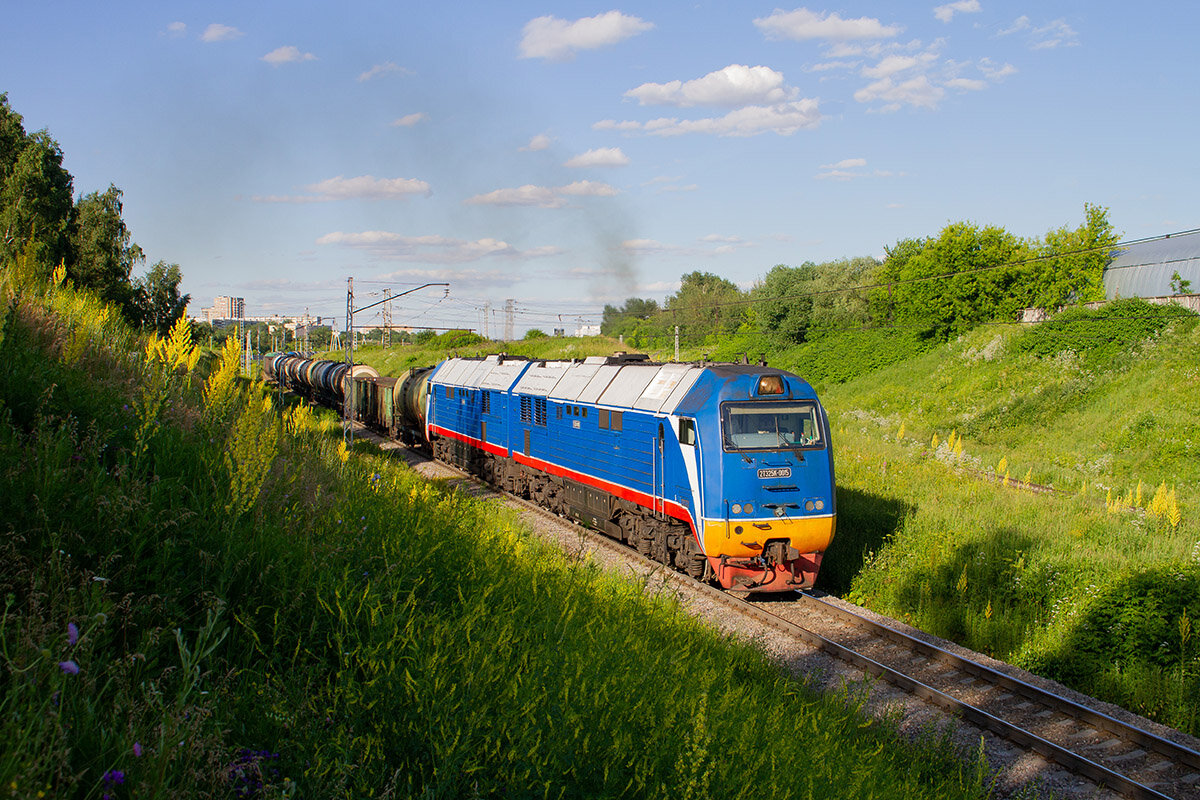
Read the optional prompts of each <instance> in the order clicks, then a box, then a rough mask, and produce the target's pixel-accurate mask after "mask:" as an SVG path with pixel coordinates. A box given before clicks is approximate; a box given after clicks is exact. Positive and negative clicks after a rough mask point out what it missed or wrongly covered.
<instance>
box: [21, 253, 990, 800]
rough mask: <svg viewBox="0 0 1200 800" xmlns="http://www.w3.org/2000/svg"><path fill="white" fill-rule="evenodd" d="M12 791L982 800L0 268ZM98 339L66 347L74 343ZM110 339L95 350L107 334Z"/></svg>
mask: <svg viewBox="0 0 1200 800" xmlns="http://www.w3.org/2000/svg"><path fill="white" fill-rule="evenodd" d="M0 296H2V299H3V301H4V308H5V309H6V311H5V316H4V319H3V325H2V327H0V476H2V479H0V480H2V484H0V489H2V490H0V597H2V598H3V607H2V613H0V737H2V738H3V740H4V741H5V742H6V746H5V748H4V749H3V751H2V752H0V787H2V788H3V791H4V792H5V793H6V794H7V795H8V796H11V797H18V798H35V797H41V796H63V797H67V796H72V797H135V796H136V797H179V796H197V797H200V796H213V797H222V796H234V797H301V796H303V797H339V796H340V797H366V796H420V797H464V796H480V797H485V796H504V797H534V796H537V797H547V796H553V797H565V796H569V797H576V796H597V797H599V796H603V797H609V796H612V797H643V796H654V797H659V796H664V795H678V796H681V797H749V796H754V797H794V796H830V795H834V794H837V795H852V796H859V797H896V796H903V797H945V796H955V797H957V796H962V797H976V796H981V795H984V794H986V793H987V791H988V786H987V782H986V779H985V777H984V775H985V772H984V771H983V770H982V769H981V768H980V762H964V761H961V760H958V759H956V758H954V757H953V756H952V754H949V753H947V752H945V751H944V750H940V749H939V748H938V747H937V746H936V742H935V743H933V744H929V743H926V744H925V745H924V746H923V749H913V747H911V746H909V745H907V744H904V743H902V742H900V741H899V739H898V737H897V735H896V734H895V732H894V731H892V730H891V729H890V728H888V727H887V726H886V725H879V724H874V723H869V722H866V721H864V720H863V719H862V717H860V716H859V715H858V714H857V713H856V712H855V711H854V709H853V708H852V707H848V705H847V703H846V701H845V698H838V697H826V696H819V695H815V694H812V693H810V692H808V691H807V690H806V689H805V688H804V686H803V685H802V684H800V683H797V682H796V681H794V680H792V679H791V678H789V677H788V676H786V675H784V674H783V672H782V671H781V669H780V668H779V667H778V666H776V665H775V664H773V663H772V662H771V661H770V660H769V659H768V658H766V657H765V656H764V655H763V654H762V653H761V652H760V651H759V650H758V649H756V648H755V647H754V646H752V645H751V644H747V643H744V642H738V641H735V640H732V639H730V638H728V637H724V636H721V635H719V634H717V633H715V632H713V631H711V630H709V629H707V628H705V627H703V626H702V625H701V624H699V623H698V622H696V621H694V620H692V619H691V618H689V617H687V616H686V615H685V614H683V613H682V612H681V610H680V609H679V608H678V607H677V606H676V605H675V604H674V603H673V602H672V601H671V600H669V599H668V598H665V597H655V596H650V597H648V596H646V594H645V592H644V587H643V586H641V585H639V584H637V583H631V582H629V581H628V580H627V579H624V578H621V577H618V576H613V575H610V574H606V573H603V572H601V571H600V570H598V569H596V568H595V567H594V566H593V565H591V564H587V563H572V562H569V561H567V560H566V559H565V557H563V556H561V555H559V554H558V553H557V551H555V550H553V549H552V548H550V547H549V546H548V545H545V544H543V543H541V542H540V541H539V540H537V539H536V538H534V537H533V536H532V535H530V534H528V533H527V532H526V531H524V530H523V529H522V528H521V527H520V526H518V525H517V524H516V523H515V521H514V520H513V519H512V518H511V517H509V516H508V515H506V514H505V513H504V512H503V511H501V510H500V509H499V508H497V507H496V506H494V505H491V504H488V503H484V502H481V501H476V500H473V499H471V498H468V497H466V496H464V495H462V494H460V493H457V492H456V491H454V490H452V489H451V488H449V487H442V486H438V485H434V484H430V483H427V482H425V481H423V480H421V479H419V478H418V477H417V476H416V475H414V474H413V473H412V472H410V471H409V470H407V469H406V468H404V467H403V466H401V465H399V464H397V463H396V462H394V461H392V460H389V459H388V458H386V457H385V456H383V455H382V454H380V453H378V452H377V451H375V450H374V449H373V448H370V447H369V446H366V445H362V444H359V445H356V447H355V450H354V452H352V453H351V452H347V451H345V450H344V448H342V449H341V452H339V447H338V444H339V439H338V438H337V437H335V436H331V435H329V433H330V429H331V428H332V427H333V426H331V425H330V424H328V423H327V422H325V421H324V420H323V419H322V418H320V417H314V416H313V415H312V414H310V413H309V411H308V410H307V409H305V408H304V407H296V406H291V407H278V406H276V405H274V404H273V403H272V400H271V399H270V397H269V396H267V395H265V394H264V393H263V392H262V390H261V388H260V387H258V386H255V385H253V384H247V383H245V382H242V381H241V380H238V379H236V377H235V376H236V364H237V361H238V356H239V354H238V351H237V348H236V345H235V344H231V345H230V346H229V347H228V348H227V349H226V350H225V351H224V353H223V354H222V356H221V358H220V360H219V362H218V363H216V364H215V365H214V368H213V370H212V371H211V372H210V373H208V374H197V373H196V361H195V358H194V349H192V348H191V345H190V343H189V342H188V341H187V340H186V336H185V335H184V330H183V329H182V328H180V329H179V330H177V331H175V332H174V333H173V335H172V336H171V337H170V338H169V339H168V340H167V341H165V342H152V343H151V344H150V345H149V346H148V347H144V346H142V344H141V343H139V342H138V341H137V340H136V339H135V338H134V337H133V336H132V335H131V334H129V333H128V332H127V331H123V330H122V329H121V328H120V327H119V325H118V323H116V322H115V320H112V319H108V318H107V317H106V316H105V315H104V312H103V311H102V309H101V307H100V306H99V305H98V304H96V303H95V301H94V300H92V299H90V298H88V297H86V296H83V295H77V294H74V293H73V292H72V291H71V290H70V289H69V287H65V286H51V287H45V286H38V285H37V284H36V283H34V282H32V281H31V280H30V279H28V278H27V277H26V276H23V275H21V274H20V273H19V272H18V271H17V270H9V269H6V270H5V271H4V272H3V273H2V278H0ZM87 325H97V326H99V327H98V329H97V331H96V332H97V334H98V336H97V339H96V340H87V341H86V342H84V343H83V344H80V343H79V340H78V339H76V338H73V335H72V332H73V331H76V330H79V329H80V328H82V327H84V326H87ZM112 343H116V345H117V346H116V347H111V346H110V345H111V344H112Z"/></svg>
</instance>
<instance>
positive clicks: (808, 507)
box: [804, 500, 817, 511]
mask: <svg viewBox="0 0 1200 800" xmlns="http://www.w3.org/2000/svg"><path fill="white" fill-rule="evenodd" d="M816 507H817V504H816V503H814V502H813V501H812V500H808V501H807V502H805V503H804V510H805V511H812V510H813V509H814V508H816Z"/></svg>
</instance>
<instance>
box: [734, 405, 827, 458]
mask: <svg viewBox="0 0 1200 800" xmlns="http://www.w3.org/2000/svg"><path fill="white" fill-rule="evenodd" d="M721 435H722V437H723V440H724V442H725V449H726V450H787V449H800V448H806V449H807V448H822V447H824V446H825V442H824V440H823V438H822V435H821V425H820V423H819V412H818V410H817V405H816V403H811V402H808V403H727V404H725V405H724V406H722V407H721Z"/></svg>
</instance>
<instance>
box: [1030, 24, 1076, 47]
mask: <svg viewBox="0 0 1200 800" xmlns="http://www.w3.org/2000/svg"><path fill="white" fill-rule="evenodd" d="M1078 44H1079V34H1078V33H1076V32H1075V30H1074V29H1073V28H1072V27H1071V26H1070V25H1068V24H1067V23H1066V22H1065V21H1064V20H1061V19H1056V20H1054V21H1053V22H1051V23H1049V24H1048V25H1044V26H1042V27H1040V28H1035V29H1034V30H1033V39H1032V41H1031V42H1030V45H1029V46H1030V48H1032V49H1033V50H1050V49H1053V48H1056V47H1076V46H1078Z"/></svg>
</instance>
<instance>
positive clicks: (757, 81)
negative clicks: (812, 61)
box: [625, 64, 798, 108]
mask: <svg viewBox="0 0 1200 800" xmlns="http://www.w3.org/2000/svg"><path fill="white" fill-rule="evenodd" d="M797 92H798V90H797V89H795V88H794V87H790V86H786V85H785V84H784V81H783V73H781V72H776V71H775V70H773V69H771V68H770V67H763V66H758V67H747V66H745V65H743V64H730V65H729V66H728V67H725V68H724V69H721V70H717V71H716V72H710V73H708V74H707V75H705V76H704V77H703V78H696V79H694V80H690V81H686V82H683V81H670V82H668V83H643V84H642V85H641V86H639V87H637V88H636V89H630V90H629V91H628V92H626V93H625V96H626V97H631V98H633V99H635V100H637V101H638V103H639V104H640V105H643V106H650V105H655V106H678V107H680V108H689V107H691V106H729V107H735V108H736V107H739V106H745V105H750V104H752V103H757V104H762V105H770V104H774V103H782V102H785V101H788V100H792V99H795V97H796V94H797Z"/></svg>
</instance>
